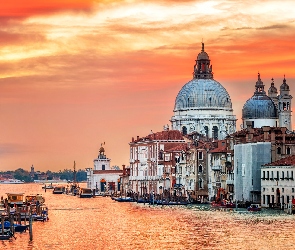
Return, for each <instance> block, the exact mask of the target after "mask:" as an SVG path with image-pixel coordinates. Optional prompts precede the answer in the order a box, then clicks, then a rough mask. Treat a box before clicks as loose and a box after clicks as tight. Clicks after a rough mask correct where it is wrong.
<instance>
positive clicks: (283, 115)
mask: <svg viewBox="0 0 295 250" xmlns="http://www.w3.org/2000/svg"><path fill="white" fill-rule="evenodd" d="M292 98H293V97H292V96H291V95H290V89H289V85H288V84H287V83H286V78H285V76H284V80H283V84H282V85H281V86H280V95H279V96H278V110H279V126H280V127H286V128H287V129H288V130H289V131H291V130H292V122H291V116H292V115H291V112H292V111H291V100H292Z"/></svg>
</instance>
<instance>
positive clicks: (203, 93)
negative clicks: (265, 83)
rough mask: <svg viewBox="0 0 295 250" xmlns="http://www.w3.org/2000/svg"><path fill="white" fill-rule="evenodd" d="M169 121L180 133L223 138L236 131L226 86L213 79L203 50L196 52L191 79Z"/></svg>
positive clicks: (234, 118)
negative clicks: (194, 133) (195, 133)
mask: <svg viewBox="0 0 295 250" xmlns="http://www.w3.org/2000/svg"><path fill="white" fill-rule="evenodd" d="M173 112H174V115H173V116H172V118H171V120H170V122H171V125H172V129H173V130H179V131H181V132H182V134H183V135H186V134H189V133H192V132H195V131H196V132H198V133H200V134H202V135H206V136H207V137H208V138H214V139H224V138H225V137H226V135H227V134H231V133H233V132H235V131H236V116H235V115H233V109H232V102H231V99H230V96H229V94H228V92H227V91H226V89H225V88H224V87H223V86H222V85H221V84H220V83H219V82H217V81H216V80H214V79H213V71H212V65H210V59H209V56H208V54H207V52H205V50H204V43H202V50H201V52H200V53H199V54H198V57H197V60H196V63H195V65H194V72H193V79H192V80H190V81H189V82H187V83H186V84H185V85H184V86H183V87H182V88H181V90H180V91H179V93H178V95H177V97H176V99H175V106H174V110H173Z"/></svg>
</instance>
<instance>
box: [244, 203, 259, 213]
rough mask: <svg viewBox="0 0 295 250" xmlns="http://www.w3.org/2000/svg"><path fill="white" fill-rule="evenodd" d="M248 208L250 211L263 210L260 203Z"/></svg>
mask: <svg viewBox="0 0 295 250" xmlns="http://www.w3.org/2000/svg"><path fill="white" fill-rule="evenodd" d="M247 210H248V211H250V212H257V211H261V206H260V204H251V205H250V206H249V207H247Z"/></svg>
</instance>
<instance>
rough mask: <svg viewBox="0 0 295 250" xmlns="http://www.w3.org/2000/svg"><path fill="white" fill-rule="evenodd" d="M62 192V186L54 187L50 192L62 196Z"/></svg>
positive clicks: (63, 190)
mask: <svg viewBox="0 0 295 250" xmlns="http://www.w3.org/2000/svg"><path fill="white" fill-rule="evenodd" d="M64 192H65V187H64V186H55V187H54V188H53V191H52V193H53V194H63V193H64Z"/></svg>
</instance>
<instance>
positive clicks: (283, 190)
mask: <svg viewBox="0 0 295 250" xmlns="http://www.w3.org/2000/svg"><path fill="white" fill-rule="evenodd" d="M262 190H263V192H265V188H263V189H262ZM291 190H292V193H294V192H295V189H294V188H292V189H291ZM271 191H272V192H274V191H275V189H274V188H271ZM276 192H277V194H280V189H279V188H277V189H276ZM284 192H285V188H282V193H284Z"/></svg>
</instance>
